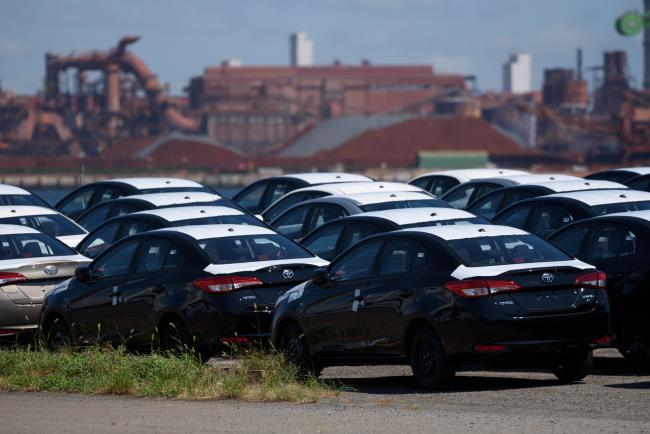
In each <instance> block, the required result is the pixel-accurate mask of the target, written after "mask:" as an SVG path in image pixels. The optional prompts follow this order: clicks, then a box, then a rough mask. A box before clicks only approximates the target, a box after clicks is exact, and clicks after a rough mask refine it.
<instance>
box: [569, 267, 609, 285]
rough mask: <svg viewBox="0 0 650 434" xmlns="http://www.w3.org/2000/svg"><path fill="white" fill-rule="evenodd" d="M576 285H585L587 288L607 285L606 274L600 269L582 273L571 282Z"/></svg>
mask: <svg viewBox="0 0 650 434" xmlns="http://www.w3.org/2000/svg"><path fill="white" fill-rule="evenodd" d="M573 284H574V285H576V286H586V287H588V288H605V287H607V275H606V274H605V273H603V272H602V271H595V272H593V273H587V274H582V275H580V276H578V277H577V278H576V281H575V282H573Z"/></svg>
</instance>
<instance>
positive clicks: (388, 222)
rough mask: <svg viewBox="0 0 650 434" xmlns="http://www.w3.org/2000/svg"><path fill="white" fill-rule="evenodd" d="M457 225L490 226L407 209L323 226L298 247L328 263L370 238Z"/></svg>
mask: <svg viewBox="0 0 650 434" xmlns="http://www.w3.org/2000/svg"><path fill="white" fill-rule="evenodd" d="M457 224H490V222H489V221H487V220H485V219H484V218H482V217H477V216H475V215H474V214H470V213H468V212H467V211H463V210H460V209H454V208H408V209H390V210H385V211H374V212H364V213H361V214H355V215H352V216H349V217H342V218H340V219H336V220H333V221H331V222H329V223H325V224H324V225H323V226H321V227H319V228H317V229H315V230H314V231H312V232H310V233H308V234H307V235H306V236H305V238H303V239H302V241H301V242H300V244H302V245H303V246H304V247H306V248H307V249H308V250H309V251H310V252H312V253H314V254H316V255H317V256H319V257H321V258H323V259H327V260H328V261H331V260H332V259H334V258H335V257H336V256H338V255H339V253H341V252H342V251H344V250H345V249H347V248H348V247H350V246H352V245H353V244H356V243H358V242H359V241H361V240H363V239H364V238H367V237H369V236H371V235H375V234H379V233H381V232H390V231H394V230H397V229H402V228H411V227H420V226H440V225H457Z"/></svg>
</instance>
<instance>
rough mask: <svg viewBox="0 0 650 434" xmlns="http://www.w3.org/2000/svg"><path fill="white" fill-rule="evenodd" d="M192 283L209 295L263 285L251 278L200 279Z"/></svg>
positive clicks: (219, 277) (222, 277)
mask: <svg viewBox="0 0 650 434" xmlns="http://www.w3.org/2000/svg"><path fill="white" fill-rule="evenodd" d="M192 283H193V284H194V286H196V287H197V288H199V289H200V290H201V291H204V292H207V293H209V294H217V293H221V292H228V291H233V290H235V289H241V288H248V287H250V286H258V285H261V284H262V282H261V281H260V280H259V279H258V278H256V277H249V276H218V277H200V278H198V279H194V280H193V281H192Z"/></svg>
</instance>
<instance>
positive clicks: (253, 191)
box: [236, 182, 268, 212]
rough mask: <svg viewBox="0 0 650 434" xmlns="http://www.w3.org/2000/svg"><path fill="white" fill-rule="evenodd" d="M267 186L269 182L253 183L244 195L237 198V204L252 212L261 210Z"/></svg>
mask: <svg viewBox="0 0 650 434" xmlns="http://www.w3.org/2000/svg"><path fill="white" fill-rule="evenodd" d="M267 186H268V183H265V182H261V183H260V184H258V185H253V186H252V187H251V188H250V189H249V190H248V191H246V192H245V193H244V194H243V196H241V197H239V198H237V200H236V202H237V204H238V205H240V206H242V207H243V208H246V209H247V210H250V211H251V212H259V211H261V209H260V207H261V206H262V199H263V198H264V192H265V191H266V187H267Z"/></svg>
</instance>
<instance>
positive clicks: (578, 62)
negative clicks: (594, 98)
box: [576, 0, 650, 81]
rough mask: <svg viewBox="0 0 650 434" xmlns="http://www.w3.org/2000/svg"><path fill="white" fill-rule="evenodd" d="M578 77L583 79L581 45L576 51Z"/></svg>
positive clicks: (580, 79) (579, 79)
mask: <svg viewBox="0 0 650 434" xmlns="http://www.w3.org/2000/svg"><path fill="white" fill-rule="evenodd" d="M649 1H650V0H649ZM576 79H577V80H578V81H582V48H580V47H578V51H577V53H576Z"/></svg>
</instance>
